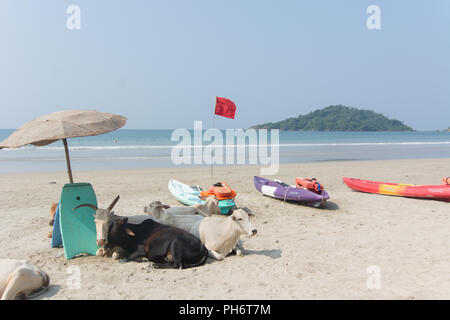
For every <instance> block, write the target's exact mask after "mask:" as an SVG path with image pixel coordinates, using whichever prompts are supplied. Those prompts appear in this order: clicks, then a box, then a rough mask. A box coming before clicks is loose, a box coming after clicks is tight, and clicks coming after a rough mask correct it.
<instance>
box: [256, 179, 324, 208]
mask: <svg viewBox="0 0 450 320" xmlns="http://www.w3.org/2000/svg"><path fill="white" fill-rule="evenodd" d="M253 181H254V183H255V187H256V189H258V191H259V192H261V193H262V194H264V195H266V196H269V197H273V198H277V199H281V200H284V201H295V202H299V203H302V204H306V205H308V206H313V207H322V206H323V205H325V202H326V201H327V200H328V199H329V198H330V196H329V195H328V193H327V192H326V191H325V190H321V191H320V192H319V193H315V192H312V191H309V190H307V189H300V188H297V187H295V186H290V185H288V184H286V183H284V182H281V181H278V180H269V179H265V178H261V177H257V176H255V178H254V179H253Z"/></svg>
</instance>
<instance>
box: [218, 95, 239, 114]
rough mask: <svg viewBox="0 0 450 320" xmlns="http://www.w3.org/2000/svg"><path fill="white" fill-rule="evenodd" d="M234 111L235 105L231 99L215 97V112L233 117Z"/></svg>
mask: <svg viewBox="0 0 450 320" xmlns="http://www.w3.org/2000/svg"><path fill="white" fill-rule="evenodd" d="M235 113H236V105H235V104H234V102H233V101H231V100H229V99H226V98H219V97H216V111H215V114H217V115H219V116H222V117H227V118H230V119H234V114H235Z"/></svg>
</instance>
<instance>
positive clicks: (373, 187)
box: [343, 178, 450, 202]
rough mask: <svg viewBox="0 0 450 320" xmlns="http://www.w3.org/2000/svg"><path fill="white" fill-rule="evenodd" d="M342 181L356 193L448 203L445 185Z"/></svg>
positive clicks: (449, 188)
mask: <svg viewBox="0 0 450 320" xmlns="http://www.w3.org/2000/svg"><path fill="white" fill-rule="evenodd" d="M343 180H344V183H345V184H346V185H347V186H349V187H350V188H352V189H354V190H356V191H362V192H368V193H377V194H386V195H392V196H401V197H411V198H425V199H433V200H440V201H449V202H450V184H446V183H444V184H441V185H435V186H423V185H415V184H400V183H389V182H378V181H370V180H360V179H353V178H343ZM449 180H450V179H449Z"/></svg>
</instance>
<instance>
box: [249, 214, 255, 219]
mask: <svg viewBox="0 0 450 320" xmlns="http://www.w3.org/2000/svg"><path fill="white" fill-rule="evenodd" d="M247 214H248V217H249V218H253V217H254V216H255V215H254V214H253V213H247Z"/></svg>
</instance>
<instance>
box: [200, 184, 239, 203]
mask: <svg viewBox="0 0 450 320" xmlns="http://www.w3.org/2000/svg"><path fill="white" fill-rule="evenodd" d="M200 195H202V196H204V197H209V196H215V197H216V198H217V199H218V200H227V199H233V198H234V197H236V191H234V190H233V189H231V188H230V186H229V185H227V184H226V183H225V182H223V181H222V182H217V183H215V184H214V185H213V186H212V187H211V188H210V189H209V190H208V191H202V192H200Z"/></svg>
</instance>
